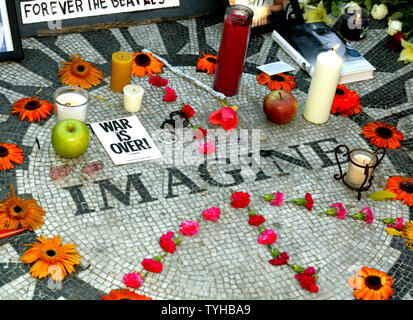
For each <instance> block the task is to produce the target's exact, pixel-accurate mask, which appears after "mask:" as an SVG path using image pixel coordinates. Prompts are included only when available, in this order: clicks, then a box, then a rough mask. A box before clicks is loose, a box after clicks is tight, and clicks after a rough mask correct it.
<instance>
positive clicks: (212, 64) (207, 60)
mask: <svg viewBox="0 0 413 320" xmlns="http://www.w3.org/2000/svg"><path fill="white" fill-rule="evenodd" d="M202 54H203V55H204V56H203V57H199V58H198V62H197V63H196V68H197V69H198V70H200V71H206V72H207V74H214V73H215V69H216V67H217V61H218V57H217V56H214V55H213V54H210V53H208V54H205V53H203V52H202Z"/></svg>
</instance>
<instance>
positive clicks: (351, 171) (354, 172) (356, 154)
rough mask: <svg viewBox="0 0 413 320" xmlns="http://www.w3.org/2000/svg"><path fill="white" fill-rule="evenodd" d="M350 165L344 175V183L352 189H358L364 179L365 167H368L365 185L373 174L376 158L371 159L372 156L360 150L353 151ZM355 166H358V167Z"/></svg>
mask: <svg viewBox="0 0 413 320" xmlns="http://www.w3.org/2000/svg"><path fill="white" fill-rule="evenodd" d="M350 159H351V161H350V163H349V165H348V170H347V173H346V182H348V183H349V184H350V185H352V186H354V187H360V186H361V185H362V184H363V182H364V180H365V179H366V175H365V170H366V165H369V169H368V177H367V180H366V184H367V182H368V180H369V178H370V175H371V173H372V172H373V167H374V165H375V163H376V160H377V159H376V157H374V158H373V155H372V154H370V153H368V152H366V151H362V150H359V151H357V150H354V151H352V153H351V155H350ZM356 164H358V165H359V166H362V167H359V166H357V165H356Z"/></svg>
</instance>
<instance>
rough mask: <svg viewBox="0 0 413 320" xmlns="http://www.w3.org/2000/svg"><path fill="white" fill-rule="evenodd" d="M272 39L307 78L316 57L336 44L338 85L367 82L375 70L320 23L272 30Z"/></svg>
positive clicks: (312, 72) (311, 73)
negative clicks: (339, 59)
mask: <svg viewBox="0 0 413 320" xmlns="http://www.w3.org/2000/svg"><path fill="white" fill-rule="evenodd" d="M272 38H273V40H274V41H275V42H276V43H277V44H278V45H279V46H280V47H281V48H282V49H283V50H285V51H286V52H287V53H288V55H289V56H290V57H291V58H292V59H293V60H294V61H295V62H296V63H297V64H298V65H299V66H300V67H301V68H302V69H303V70H305V71H306V72H307V73H308V74H309V75H310V76H312V75H313V74H314V68H315V64H316V60H317V56H318V54H319V53H321V52H324V51H327V50H331V48H333V47H334V46H336V45H337V44H340V46H339V48H338V49H337V53H338V54H339V55H340V56H341V57H343V59H344V64H343V68H342V70H341V77H340V80H339V83H349V82H355V81H361V80H367V79H371V78H373V71H374V70H376V69H375V68H374V67H373V66H372V65H371V63H370V62H368V61H367V60H366V59H365V58H364V57H363V56H362V55H361V54H360V53H359V52H358V51H357V50H355V49H353V48H352V47H351V45H350V44H348V43H346V42H345V41H344V40H342V39H341V38H340V37H339V36H338V35H337V34H336V33H335V32H334V31H333V30H332V29H331V28H330V27H329V26H327V25H326V24H325V23H324V22H315V23H305V24H296V25H289V26H288V28H283V29H279V30H274V31H273V33H272Z"/></svg>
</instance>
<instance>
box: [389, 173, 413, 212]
mask: <svg viewBox="0 0 413 320" xmlns="http://www.w3.org/2000/svg"><path fill="white" fill-rule="evenodd" d="M386 190H388V191H391V192H393V193H395V194H397V197H396V198H393V200H403V204H406V205H408V206H409V207H411V206H413V178H405V177H401V176H393V177H390V178H389V179H387V184H386Z"/></svg>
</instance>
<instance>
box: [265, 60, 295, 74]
mask: <svg viewBox="0 0 413 320" xmlns="http://www.w3.org/2000/svg"><path fill="white" fill-rule="evenodd" d="M257 68H258V69H260V70H261V71H262V72H265V73H266V74H268V75H269V76H272V75H274V74H278V73H283V72H288V71H294V70H295V69H294V68H293V67H292V66H290V65H289V64H288V63H286V62H284V61H277V62H272V63H268V64H264V65H262V66H258V67H257Z"/></svg>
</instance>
